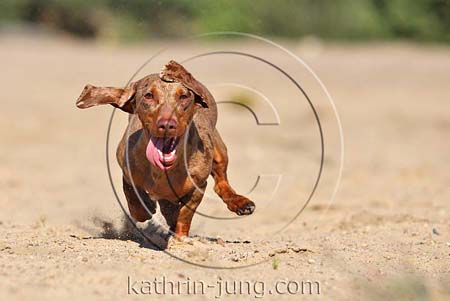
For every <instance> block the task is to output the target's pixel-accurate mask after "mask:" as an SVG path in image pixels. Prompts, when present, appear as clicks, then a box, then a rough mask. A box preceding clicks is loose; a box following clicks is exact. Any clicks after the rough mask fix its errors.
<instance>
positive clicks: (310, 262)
mask: <svg viewBox="0 0 450 301" xmlns="http://www.w3.org/2000/svg"><path fill="white" fill-rule="evenodd" d="M315 262H316V261H315V260H314V259H312V258H311V259H308V263H309V264H313V263H315Z"/></svg>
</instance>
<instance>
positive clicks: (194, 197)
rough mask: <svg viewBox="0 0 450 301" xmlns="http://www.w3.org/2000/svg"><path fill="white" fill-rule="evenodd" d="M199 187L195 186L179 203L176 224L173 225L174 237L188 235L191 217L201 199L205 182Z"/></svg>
mask: <svg viewBox="0 0 450 301" xmlns="http://www.w3.org/2000/svg"><path fill="white" fill-rule="evenodd" d="M199 188H200V189H197V188H196V189H195V190H194V191H193V192H192V193H191V194H190V195H189V196H188V197H187V198H186V199H185V201H183V202H182V204H181V208H180V212H179V214H178V219H177V224H176V226H175V237H176V238H180V237H183V236H189V229H190V228H191V222H192V218H193V217H194V214H195V211H196V210H197V207H198V205H200V202H201V201H202V199H203V195H204V191H205V189H206V182H205V184H204V185H202V186H200V187H199ZM200 190H201V191H200Z"/></svg>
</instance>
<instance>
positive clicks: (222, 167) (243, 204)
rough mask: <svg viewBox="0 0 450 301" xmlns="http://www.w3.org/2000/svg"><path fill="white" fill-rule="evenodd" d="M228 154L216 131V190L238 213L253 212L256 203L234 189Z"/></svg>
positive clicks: (213, 171)
mask: <svg viewBox="0 0 450 301" xmlns="http://www.w3.org/2000/svg"><path fill="white" fill-rule="evenodd" d="M227 168H228V154H227V147H226V146H225V143H224V142H223V140H222V138H221V137H220V135H219V132H218V131H217V129H216V130H215V131H214V157H213V166H212V171H211V175H212V176H213V178H214V182H215V184H214V191H215V192H216V193H217V194H218V195H219V196H220V198H221V199H222V200H223V201H224V202H225V204H226V205H227V207H228V209H229V210H230V211H232V212H235V213H236V214H237V215H248V214H252V213H253V211H254V210H255V203H253V202H252V201H250V200H249V199H247V198H246V197H244V196H242V195H239V194H237V193H236V191H234V189H233V188H232V187H231V185H230V183H229V182H228V178H227Z"/></svg>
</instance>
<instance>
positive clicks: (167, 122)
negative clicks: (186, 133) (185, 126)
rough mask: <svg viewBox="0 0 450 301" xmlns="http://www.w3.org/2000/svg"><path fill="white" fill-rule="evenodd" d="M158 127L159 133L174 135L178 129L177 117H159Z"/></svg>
mask: <svg viewBox="0 0 450 301" xmlns="http://www.w3.org/2000/svg"><path fill="white" fill-rule="evenodd" d="M156 127H157V128H158V134H160V135H167V136H173V135H175V134H176V131H177V120H176V119H175V118H159V120H158V122H157V123H156Z"/></svg>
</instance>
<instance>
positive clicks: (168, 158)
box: [145, 137, 180, 170]
mask: <svg viewBox="0 0 450 301" xmlns="http://www.w3.org/2000/svg"><path fill="white" fill-rule="evenodd" d="M179 142H180V137H151V138H150V141H149V142H148V145H147V150H146V152H145V155H146V156H147V159H148V160H149V161H150V163H152V164H153V165H155V166H157V167H159V168H160V169H162V170H167V169H170V168H171V167H172V166H173V165H174V163H175V161H176V159H177V154H176V153H177V145H178V143H179Z"/></svg>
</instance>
